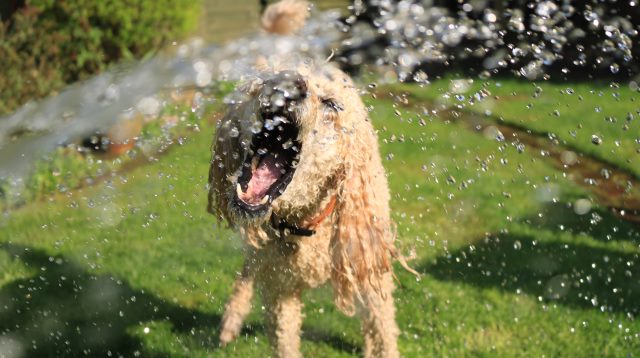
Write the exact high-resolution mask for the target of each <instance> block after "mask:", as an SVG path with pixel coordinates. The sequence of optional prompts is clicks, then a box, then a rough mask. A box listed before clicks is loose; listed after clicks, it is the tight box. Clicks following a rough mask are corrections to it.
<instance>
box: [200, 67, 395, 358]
mask: <svg viewBox="0 0 640 358" xmlns="http://www.w3.org/2000/svg"><path fill="white" fill-rule="evenodd" d="M274 89H275V90H274ZM291 89H293V91H294V92H295V90H299V91H300V92H303V93H301V94H299V95H298V97H296V96H295V95H292V96H290V98H289V99H288V100H287V101H288V102H287V104H286V105H283V106H285V107H286V110H287V111H289V112H288V113H289V114H287V115H289V116H290V117H289V118H291V120H292V121H294V122H295V126H297V128H298V129H299V132H298V133H297V142H296V143H299V144H300V146H301V148H300V151H299V157H298V159H299V160H298V162H297V165H296V166H295V171H294V172H293V176H292V178H291V180H290V183H289V184H288V186H286V189H285V190H284V191H283V192H282V194H281V195H280V196H278V197H277V198H275V199H274V200H273V201H272V202H269V203H268V204H265V205H266V207H265V208H264V209H261V210H257V211H256V212H252V213H251V214H247V211H246V210H245V209H243V208H242V207H240V206H239V205H238V204H237V201H238V199H237V198H238V195H240V196H244V195H245V194H244V193H242V192H241V191H240V190H241V189H240V184H239V183H240V182H241V181H242V180H241V177H242V175H243V174H242V172H243V170H245V171H247V170H249V169H246V168H245V169H243V165H244V166H245V167H247V166H248V164H245V163H249V162H250V159H251V156H253V155H256V154H255V153H254V150H255V148H252V146H251V145H249V143H253V142H252V141H255V139H253V138H254V136H256V135H257V134H256V132H257V131H256V122H257V123H258V127H261V126H263V125H264V123H263V122H264V121H266V119H265V118H263V117H265V115H264V114H263V113H266V112H265V109H264V108H265V106H267V107H269V106H270V105H271V104H269V103H267V104H265V99H269V98H273V96H274V95H275V94H278V93H285V94H286V93H287V91H290V90H291ZM278 91H280V92H278ZM274 93H275V94H274ZM270 96H271V97H270ZM285 97H286V96H285ZM231 98H232V100H231V101H230V102H231V104H229V107H228V110H227V113H226V115H225V116H224V118H223V119H222V120H221V121H220V123H219V125H218V128H217V131H216V134H215V139H214V143H213V157H212V161H211V167H210V172H209V182H210V192H209V211H210V212H212V213H213V214H215V215H216V216H217V217H218V218H219V219H221V220H224V221H226V222H227V223H228V224H229V225H230V226H232V227H234V228H236V229H238V230H239V232H240V233H241V235H242V236H243V237H244V238H245V240H246V243H247V245H246V259H245V263H244V268H243V270H242V273H241V274H240V275H239V277H238V279H237V281H236V283H235V285H234V288H233V293H232V296H231V298H230V300H229V302H228V303H227V305H226V311H225V313H224V317H223V320H222V327H221V333H220V342H221V344H223V345H224V344H227V343H228V342H230V341H231V340H233V339H234V338H235V337H236V336H237V335H238V334H239V331H240V328H241V325H242V321H243V319H244V317H245V316H246V315H247V313H248V312H249V311H250V304H251V303H250V301H251V296H252V294H253V286H254V284H255V286H256V288H257V289H258V291H259V292H260V293H261V294H262V296H263V298H264V305H265V308H266V314H265V320H266V329H267V335H268V337H269V339H270V341H271V343H272V345H273V346H274V348H275V350H276V352H277V354H278V355H279V356H281V357H297V356H299V355H300V351H299V347H300V337H299V333H300V327H301V324H302V316H301V310H302V303H301V301H300V295H301V293H302V291H303V290H305V289H307V288H312V287H317V286H319V285H321V284H323V283H324V282H326V281H327V280H330V281H331V284H332V286H333V288H334V296H335V303H336V305H337V307H339V308H340V310H342V311H343V312H344V313H346V314H348V315H353V314H355V313H357V314H358V316H359V317H360V318H361V320H362V328H363V334H364V336H365V349H364V352H365V356H367V357H395V356H398V349H397V343H396V340H397V336H398V333H399V331H398V327H397V325H396V323H395V317H394V316H395V308H394V304H393V297H392V291H393V288H394V285H393V280H392V267H391V260H392V256H394V252H395V251H394V239H395V235H394V230H393V225H392V222H391V220H390V217H389V190H388V185H387V179H386V176H385V172H384V169H383V167H382V163H381V159H380V154H379V150H378V142H377V138H376V133H375V131H374V128H373V126H372V124H371V122H370V120H369V117H368V113H367V110H366V108H365V106H364V105H363V103H362V101H361V99H360V97H359V94H358V91H357V89H356V88H355V86H354V84H353V83H352V81H351V79H350V78H349V77H348V76H347V75H346V74H344V73H343V72H341V71H340V70H337V69H335V68H334V67H331V66H328V65H325V66H319V67H315V66H310V65H296V66H285V67H284V68H279V69H278V68H276V69H274V68H271V69H263V70H262V71H260V72H259V73H258V74H257V75H256V76H254V77H252V78H250V79H249V80H247V81H246V82H245V83H244V84H243V85H241V86H239V88H238V89H237V92H236V94H235V95H234V96H232V97H231ZM291 98H292V99H291ZM267 102H268V101H267ZM281 105H282V104H281ZM269 108H271V107H269ZM247 158H249V159H247ZM248 160H249V161H248ZM254 167H255V165H254ZM251 170H252V171H253V173H254V174H252V175H254V176H256V175H258V174H256V173H257V169H255V168H254V169H251ZM292 170H293V169H292ZM252 180H253V179H252ZM256 180H257V179H256ZM265 200H266V199H265ZM332 200H333V201H334V202H335V209H333V210H331V212H330V214H329V215H327V216H326V218H323V220H322V221H321V222H320V223H319V224H318V225H317V226H316V227H314V228H313V229H315V233H314V234H313V235H311V236H299V235H294V234H292V233H291V232H286V231H285V232H284V235H282V237H281V235H280V233H279V232H278V230H276V229H274V228H273V227H272V224H271V223H270V220H269V218H270V215H271V214H272V213H273V214H275V215H277V217H279V218H283V219H284V220H286V221H287V222H289V223H292V224H294V225H295V226H297V227H303V228H305V227H308V225H309V223H310V222H312V221H313V220H314V218H318V217H319V216H322V215H323V212H326V211H327V207H328V205H330V204H331V202H332Z"/></svg>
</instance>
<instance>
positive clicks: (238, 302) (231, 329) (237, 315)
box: [220, 255, 255, 346]
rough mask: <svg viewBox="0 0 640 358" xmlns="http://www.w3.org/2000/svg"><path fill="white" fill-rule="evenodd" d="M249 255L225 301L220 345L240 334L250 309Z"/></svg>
mask: <svg viewBox="0 0 640 358" xmlns="http://www.w3.org/2000/svg"><path fill="white" fill-rule="evenodd" d="M252 262H253V260H252V258H251V255H247V257H246V258H245V262H244V265H243V267H242V272H241V273H240V275H239V276H238V278H237V279H236V282H235V283H234V284H233V293H232V294H231V298H229V301H227V304H226V306H225V309H224V316H222V322H221V323H220V345H221V346H225V345H227V344H228V343H229V342H231V341H233V340H234V339H236V337H238V335H239V334H240V329H241V328H242V322H243V321H244V319H245V317H246V316H247V314H249V312H250V311H251V297H253V280H254V275H255V270H254V267H253V264H252Z"/></svg>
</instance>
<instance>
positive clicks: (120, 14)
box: [0, 0, 200, 114]
mask: <svg viewBox="0 0 640 358" xmlns="http://www.w3.org/2000/svg"><path fill="white" fill-rule="evenodd" d="M199 6H200V2H199V1H193V0H109V1H96V0H30V1H26V4H25V5H24V6H22V7H20V8H19V9H18V10H17V11H15V13H13V14H12V15H11V16H10V17H9V18H8V19H2V21H0V68H2V71H1V72H0V88H2V91H1V92H0V114H4V113H7V112H10V111H12V110H14V109H15V108H17V107H18V106H19V105H21V104H23V103H24V102H26V101H28V100H29V99H32V98H39V97H43V96H45V95H47V94H50V93H52V92H54V91H56V90H59V89H60V88H61V87H62V86H64V85H65V84H68V83H71V82H74V81H77V80H81V79H83V78H85V77H87V76H88V75H91V74H94V73H96V72H99V71H101V70H103V69H104V68H105V67H106V66H107V65H109V64H110V63H113V62H115V61H119V60H122V59H131V58H139V57H142V56H144V55H146V54H148V53H149V52H150V51H153V50H155V49H158V48H159V47H160V46H161V45H162V44H163V43H165V42H167V41H170V40H174V39H176V38H177V37H180V36H181V35H184V34H185V32H186V31H188V30H189V29H191V28H193V27H194V26H195V25H196V22H197V19H198V10H199Z"/></svg>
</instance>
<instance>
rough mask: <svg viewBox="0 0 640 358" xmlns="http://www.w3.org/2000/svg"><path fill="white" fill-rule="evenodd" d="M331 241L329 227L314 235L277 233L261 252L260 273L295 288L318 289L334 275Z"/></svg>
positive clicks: (268, 278)
mask: <svg viewBox="0 0 640 358" xmlns="http://www.w3.org/2000/svg"><path fill="white" fill-rule="evenodd" d="M271 235H272V234H270V236H271ZM329 242H330V228H329V225H321V226H320V227H318V228H317V230H316V233H315V234H314V235H312V236H295V235H286V236H285V237H280V236H279V235H275V234H273V237H271V238H270V240H269V243H268V244H267V245H265V247H264V248H263V249H262V250H260V252H258V253H257V254H258V256H259V257H260V259H259V261H260V266H261V268H260V270H258V274H261V275H262V276H264V278H265V279H267V280H277V281H279V282H281V283H287V284H291V285H294V286H301V287H317V286H319V285H321V284H323V283H324V282H326V281H327V280H328V279H329V276H330V274H331V266H330V262H331V256H330V253H329Z"/></svg>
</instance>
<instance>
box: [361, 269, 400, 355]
mask: <svg viewBox="0 0 640 358" xmlns="http://www.w3.org/2000/svg"><path fill="white" fill-rule="evenodd" d="M379 284H380V289H379V290H374V289H372V288H369V289H367V290H366V291H365V292H363V293H362V295H363V300H364V303H363V305H362V306H361V307H360V308H361V310H360V315H361V316H362V332H363V334H364V341H365V347H364V356H365V357H367V358H371V357H385V358H387V357H389V358H394V357H399V353H398V343H397V339H398V334H399V329H398V326H397V325H396V320H395V307H394V304H393V296H392V293H393V280H392V277H391V273H387V274H385V275H384V276H383V277H382V280H381V281H380V282H379Z"/></svg>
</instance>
